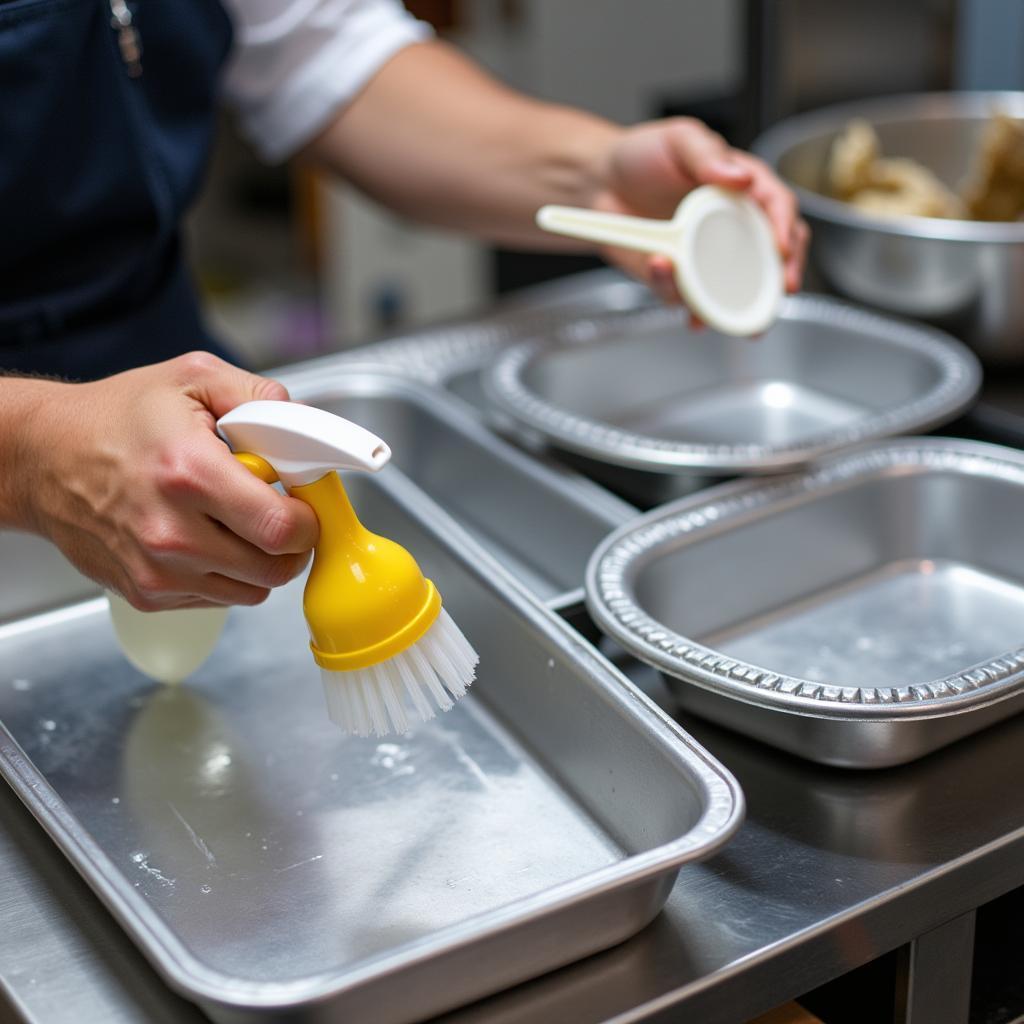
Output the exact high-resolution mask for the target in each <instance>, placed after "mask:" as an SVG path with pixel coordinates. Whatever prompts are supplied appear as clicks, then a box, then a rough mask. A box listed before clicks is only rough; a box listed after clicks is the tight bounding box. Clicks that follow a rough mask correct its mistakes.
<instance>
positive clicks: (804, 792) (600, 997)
mask: <svg viewBox="0 0 1024 1024" xmlns="http://www.w3.org/2000/svg"><path fill="white" fill-rule="evenodd" d="M630 674H633V672H632V671H631V673H630ZM637 678H638V680H639V681H640V682H641V684H642V685H643V686H644V688H645V689H647V690H648V692H650V693H651V694H652V695H654V696H656V697H657V696H659V695H660V693H661V692H662V691H661V689H660V687H661V684H660V682H659V681H656V680H654V679H653V677H652V676H651V675H650V673H649V672H648V671H647V670H640V671H639V672H638V673H637ZM684 725H685V726H686V728H687V729H689V730H690V731H691V732H692V733H693V734H694V735H695V736H696V737H697V739H698V740H700V741H701V742H703V743H704V744H705V745H706V746H707V747H708V748H709V749H710V751H711V752H712V753H713V754H714V755H715V756H717V757H719V758H720V759H721V760H722V761H723V762H724V763H725V765H726V766H728V767H729V768H730V769H732V770H733V771H734V772H735V773H736V775H737V777H738V778H739V780H740V783H741V785H742V786H743V788H744V790H745V792H746V794H747V798H748V805H749V813H748V820H747V822H746V823H745V825H744V826H743V828H742V829H741V831H740V833H739V835H738V836H737V838H736V839H735V840H734V841H733V843H732V844H731V845H729V846H728V847H727V848H726V849H725V850H724V851H723V852H722V853H721V854H719V855H718V856H716V857H714V858H713V859H711V860H709V861H707V862H706V863H703V864H698V865H692V866H688V867H684V869H683V871H682V873H681V874H680V877H679V881H678V883H677V885H676V887H675V889H674V891H673V894H672V897H671V899H670V901H669V904H668V908H667V910H666V911H665V912H664V913H663V914H662V915H661V916H660V917H659V918H658V919H657V920H656V921H655V922H654V923H653V924H652V925H651V926H650V927H649V928H647V929H646V930H645V931H644V932H643V933H641V934H640V935H639V936H637V937H636V938H634V939H632V940H630V941H629V942H627V943H625V944H623V945H621V946H619V947H617V948H616V949H613V950H610V951H608V952H606V953H602V954H599V955H597V956H595V957H592V958H591V959H589V960H586V961H584V962H582V963H580V964H576V965H574V966H572V967H568V968H565V969H563V970H561V971H558V972H555V973H554V974H550V975H547V976H545V977H543V978H540V979H538V980H536V981H533V982H530V983H528V984H525V985H522V986H520V987H518V988H515V989H512V990H511V991H509V992H506V993H502V994H500V995H497V996H494V997H492V998H490V999H488V1000H485V1001H483V1002H480V1003H477V1004H474V1005H472V1006H470V1007H467V1008H465V1009H462V1010H459V1011H456V1012H454V1013H452V1014H449V1015H447V1016H446V1017H445V1018H444V1024H476V1022H484V1021H486V1022H488V1024H494V1022H499V1024H520V1022H521V1024H526V1022H532V1024H536V1022H538V1021H540V1022H545V1021H568V1020H571V1021H573V1022H579V1024H598V1022H615V1024H624V1022H626V1021H639V1020H663V1021H669V1020H679V1019H680V1018H679V1014H680V1013H681V1012H682V1011H683V1010H684V1009H685V1011H686V1013H687V1019H692V1020H700V1021H701V1022H702V1024H716V1022H717V1024H739V1022H742V1021H745V1020H747V1019H748V1018H749V1017H751V1016H753V1015H755V1014H757V1013H759V1012H761V1011H764V1010H767V1009H768V1008H770V1007H771V1006H773V1005H775V1004H777V1003H780V1002H782V1001H784V1000H786V999H789V998H791V997H793V996H796V995H799V994H801V993H803V992H805V991H807V990H809V989H811V988H813V987H815V986H817V985H819V984H822V983H823V982H825V981H827V980H829V979H830V978H832V977H835V976H837V975H839V974H842V973H844V972H846V971H848V970H851V969H853V968H854V967H856V966H858V965H860V964H862V963H866V962H867V961H869V960H871V959H873V958H875V957H876V956H878V955H880V954H882V953H884V952H887V951H888V950H890V949H893V948H895V947H897V946H900V945H902V944H903V943H905V942H908V941H909V940H911V939H912V938H914V937H915V936H917V935H919V934H921V933H923V932H926V931H929V930H931V929H933V928H935V927H937V926H938V925H940V924H942V923H943V922H945V921H948V920H951V919H952V918H955V917H957V916H958V915H959V914H961V913H963V912H965V911H967V910H970V909H971V908H973V907H976V906H978V905H979V904H981V903H983V902H986V901H988V900H990V899H992V898H994V897H996V896H998V895H1000V894H1002V893H1003V892H1005V891H1008V890H1009V889H1011V888H1014V887H1016V886H1019V885H1021V884H1024V790H1022V788H1021V787H1020V785H1019V779H1020V777H1021V775H1022V774H1024V717H1019V718H1017V719H1015V720H1011V721H1009V722H1006V723H1004V724H1003V725H1000V726H997V727H995V728H993V729H990V730H988V731H986V732H984V733H982V734H980V735H978V736H975V737H972V738H969V739H967V740H964V741H962V742H960V743H958V744H956V745H954V746H952V747H950V748H948V749H947V750H945V751H942V752H939V753H938V754H935V755H933V756H932V757H929V758H926V759H924V760H922V761H919V762H917V763H915V764H911V765H908V766H906V767H903V768H898V769H891V770H887V771H882V772H873V773H858V772H850V771H843V770H840V769H828V768H822V767H818V766H815V765H812V764H810V763H809V762H803V761H800V760H798V759H796V758H794V757H791V756H789V755H786V754H783V753H780V752H777V751H774V750H772V749H771V748H768V747H764V746H761V745H760V744H758V743H756V742H754V741H751V740H746V739H744V738H742V737H740V736H738V735H735V734H731V733H727V732H725V731H723V730H720V729H717V728H714V727H712V726H708V725H706V724H704V723H701V722H698V721H696V720H687V721H685V722H684ZM0 878H3V879H4V884H3V887H2V889H0V920H2V921H3V922H4V928H3V930H2V932H0V976H2V982H3V988H4V990H5V991H6V994H7V998H8V1000H9V1001H11V1002H12V1004H13V1005H14V1006H16V1007H17V1010H18V1012H19V1014H20V1016H16V1017H15V1019H23V1020H26V1021H31V1022H34V1024H63V1022H65V1021H67V1022H69V1024H70V1022H75V1024H81V1022H83V1021H93V1020H95V1021H101V1020H102V1021H104V1022H121V1021H146V1022H159V1024H165V1022H168V1024H169V1022H174V1024H178V1022H186V1021H195V1020H201V1019H203V1018H202V1017H201V1015H200V1014H199V1013H198V1011H197V1010H195V1009H194V1008H193V1007H191V1006H190V1005H188V1004H187V1003H185V1002H183V1001H181V1000H180V999H178V998H177V997H175V996H174V995H172V994H171V992H170V991H169V990H168V989H167V988H166V986H165V985H164V984H163V983H162V982H161V981H160V979H159V978H158V977H157V976H156V974H155V973H154V972H153V971H152V969H151V968H149V967H148V965H147V964H146V962H145V961H144V960H143V959H142V957H141V955H140V954H138V953H137V952H136V951H135V950H134V948H133V947H132V946H131V944H130V943H129V942H128V940H127V939H126V938H125V937H124V936H123V934H122V933H121V931H120V929H119V928H118V926H117V925H116V924H115V923H114V921H113V920H112V919H111V918H110V917H109V915H108V914H107V913H106V911H105V910H104V909H103V907H102V906H101V905H100V904H99V902H98V901H97V900H96V899H95V897H93V895H92V894H91V892H90V891H89V890H88V889H87V888H86V886H85V884H84V883H83V882H82V881H81V880H80V879H78V878H77V876H75V875H74V873H73V872H72V871H71V869H70V868H69V867H68V866H67V864H66V863H65V862H64V860H63V858H62V856H61V855H60V854H59V853H58V852H57V850H56V848H55V847H53V846H52V844H51V843H50V841H49V839H48V838H47V837H46V836H45V835H44V834H43V832H42V830H41V829H40V828H39V827H38V826H37V825H36V823H35V822H34V821H33V820H32V818H31V817H30V816H29V814H28V813H27V812H26V811H25V809H24V808H23V807H22V806H21V804H20V803H19V801H18V800H17V798H16V797H15V796H14V794H13V793H12V792H10V791H9V790H8V789H7V788H6V787H3V789H2V790H0ZM2 1010H3V1005H2V997H0V1018H2V1016H3V1013H2Z"/></svg>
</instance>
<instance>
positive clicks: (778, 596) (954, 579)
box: [587, 438, 1024, 768]
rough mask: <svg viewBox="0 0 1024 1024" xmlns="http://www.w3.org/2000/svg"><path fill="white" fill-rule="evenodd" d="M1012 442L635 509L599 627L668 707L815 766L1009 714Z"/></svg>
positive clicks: (1019, 595) (851, 466)
mask: <svg viewBox="0 0 1024 1024" xmlns="http://www.w3.org/2000/svg"><path fill="white" fill-rule="evenodd" d="M1022 521H1024V455H1022V454H1021V453H1019V452H1015V451H1013V450H1011V449H1006V448H1000V447H998V446H996V445H986V444H980V443H977V442H971V441H956V440H949V439H945V438H909V439H899V440H895V441H892V442H888V443H881V444H877V445H872V446H867V447H864V448H862V449H859V450H856V451H853V452H850V453H847V454H843V455H838V456H834V457H832V458H830V459H828V460H825V461H824V462H823V463H822V464H821V466H820V468H817V469H815V470H813V471H809V472H807V473H804V474H800V475H796V476H793V477H786V478H782V479H781V480H780V481H778V482H774V483H773V482H754V481H748V482H740V483H735V484H728V485H724V486H722V487H720V488H718V489H715V490H714V491H711V492H708V493H707V494H705V495H701V496H695V497H694V498H692V499H686V500H684V501H682V502H678V503H675V504H673V505H669V506H667V507H665V508H663V509H658V510H656V511H654V512H651V513H648V514H647V515H645V516H643V517H641V518H640V519H638V520H637V521H635V522H634V523H633V524H630V525H628V526H626V527H624V528H623V529H621V530H620V531H618V532H617V533H616V534H614V535H612V536H611V537H609V538H608V540H607V541H606V542H605V543H604V544H603V545H602V546H601V547H600V548H599V549H598V550H597V551H596V552H595V554H594V557H593V559H592V560H591V563H590V566H589V567H588V571H587V600H588V607H589V608H590V611H591V613H592V614H593V616H594V618H595V620H596V621H597V623H598V624H599V626H600V627H601V628H602V629H603V630H605V631H606V632H608V633H609V634H610V635H611V636H613V637H614V638H615V639H616V640H617V641H618V642H619V643H621V644H622V645H623V646H624V647H626V648H627V649H628V650H629V651H630V652H631V653H633V654H634V655H636V656H637V657H639V658H641V659H643V660H645V661H647V662H648V663H649V664H652V665H655V666H656V667H658V668H659V669H661V670H662V671H663V672H664V673H666V674H667V676H668V677H669V678H668V681H669V683H670V686H671V687H672V690H673V693H674V695H675V697H676V699H677V700H678V702H679V703H680V705H682V706H683V707H685V708H688V709H690V710H692V711H694V712H695V713H699V714H701V715H704V716H706V717H708V718H711V719H713V720H715V721H718V722H720V723H722V724H725V725H728V726H730V727H732V728H735V729H739V730H741V731H743V732H746V733H749V734H750V735H752V736H756V737H758V738H759V739H763V740H765V741H767V742H769V743H773V744H775V745H777V746H780V747H783V748H784V749H786V750H790V751H792V752H793V753H796V754H800V755H802V756H804V757H808V758H811V759H813V760H815V761H821V762H823V763H827V764H835V765H843V766H848V767H859V768H871V767H883V766H886V765H892V764H899V763H902V762H905V761H910V760H913V759H914V758H917V757H920V756H921V755H923V754H925V753H928V752H929V751H931V750H935V749H937V748H939V747H941V746H944V745H945V744H947V743H951V742H952V741H954V740H956V739H958V738H960V737H962V736H965V735H967V734H969V733H973V732H976V731H977V730H979V729H982V728H984V727H985V726H986V725H988V724H990V723H992V722H995V721H998V720H1000V719H1002V718H1006V717H1008V716H1009V715H1012V714H1014V713H1016V712H1017V711H1018V710H1021V709H1022V708H1024V545H1022V544H1021V543H1020V524H1021V522H1022Z"/></svg>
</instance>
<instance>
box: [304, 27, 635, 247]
mask: <svg viewBox="0 0 1024 1024" xmlns="http://www.w3.org/2000/svg"><path fill="white" fill-rule="evenodd" d="M621 132H622V129H621V128H620V127H618V126H616V125H614V124H611V123H610V122H608V121H605V120H602V119H601V118H598V117H595V116H592V115H591V114H587V113H584V112H582V111H578V110H572V109H570V108H567V107H560V106H556V105H554V104H549V103H543V102H540V101H538V100H533V99H530V98H528V97H526V96H523V95H521V94H519V93H516V92H514V91H512V90H511V89H508V88H506V87H505V86H503V85H502V84H500V83H499V82H497V81H496V80H495V79H493V78H491V77H490V76H489V75H488V74H487V73H486V72H484V71H483V70H481V69H480V68H479V67H478V66H477V65H475V64H474V63H472V62H471V61H470V60H468V59H467V58H465V57H463V56H462V55H460V54H459V53H457V52H456V51H455V50H453V49H451V48H450V47H448V46H446V45H445V44H443V43H439V42H431V43H424V44H420V45H415V46H411V47H408V48H407V49H405V50H403V51H401V52H400V53H399V54H398V55H397V56H396V57H394V58H393V59H392V60H391V61H389V62H388V63H387V64H386V65H385V66H384V67H383V68H382V69H381V70H380V72H379V73H378V74H377V75H376V76H375V77H374V78H373V79H372V80H371V81H370V82H369V83H368V84H367V86H366V87H365V89H364V90H363V91H362V92H361V93H360V94H359V95H358V96H357V97H356V98H355V99H354V100H353V101H352V103H351V104H350V105H349V106H348V107H347V108H346V109H345V111H344V112H343V113H342V114H341V115H340V116H339V117H338V118H337V119H336V121H335V122H334V123H333V124H332V125H331V126H330V127H329V128H328V129H326V130H325V131H324V132H323V133H322V134H321V135H320V137H319V138H317V139H316V140H315V141H314V142H313V143H312V144H311V145H310V146H309V147H308V148H307V150H306V154H307V155H308V156H309V157H311V158H312V159H314V160H316V161H318V162H320V163H323V164H325V165H327V166H328V167H329V168H331V169H333V170H334V171H336V172H338V173H339V174H341V175H342V176H343V177H345V178H347V179H348V180H349V181H351V182H353V183H354V184H355V185H357V186H358V187H359V188H360V189H361V190H363V191H364V192H366V193H367V194H368V195H371V196H373V197H374V198H375V199H378V200H379V201H381V202H382V203H384V204H385V205H387V206H389V207H391V208H392V209H393V210H397V211H398V212H400V213H405V214H407V215H409V216H410V217H414V218H416V219H417V220H421V221H428V222H430V223H433V224H437V225H440V226H443V227H450V228H454V229H458V230H463V231H469V232H472V233H473V234H476V235H479V236H481V237H485V238H487V239H489V240H491V241H496V242H500V243H504V244H511V245H530V246H544V247H546V248H564V249H569V248H573V249H580V248H582V246H581V244H580V243H572V242H568V241H566V240H564V239H561V240H560V239H556V238H554V237H553V236H551V235H548V234H545V233H543V232H541V231H540V230H539V229H538V228H536V227H535V226H534V223H533V218H534V214H535V213H536V211H537V209H538V207H540V206H542V205H543V204H545V203H565V204H569V205H575V206H589V205H591V202H592V200H593V197H594V195H595V193H596V192H597V191H598V190H599V189H600V188H601V186H602V184H603V183H604V181H605V179H606V176H607V168H606V166H605V161H606V160H607V154H608V153H609V150H610V148H611V145H612V143H613V141H614V140H615V138H616V137H617V136H618V135H619V134H620V133H621Z"/></svg>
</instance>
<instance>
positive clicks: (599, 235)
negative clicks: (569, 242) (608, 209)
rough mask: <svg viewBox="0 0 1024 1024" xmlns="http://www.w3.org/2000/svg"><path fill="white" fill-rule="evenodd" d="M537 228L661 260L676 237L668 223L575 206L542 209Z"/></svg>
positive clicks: (669, 250) (670, 224)
mask: <svg viewBox="0 0 1024 1024" xmlns="http://www.w3.org/2000/svg"><path fill="white" fill-rule="evenodd" d="M537 226H538V227H542V228H543V229H544V230H545V231H550V232H552V233H553V234H556V235H567V236H568V237H569V238H581V239H583V240H585V241H587V242H601V243H603V244H604V245H618V246H621V247H622V248H623V249H637V250H639V251H640V252H648V253H660V254H662V255H665V256H671V255H672V254H673V253H674V252H675V247H676V238H677V236H678V229H677V228H676V226H675V224H674V223H673V221H670V220H648V219H647V218H646V217H629V216H627V215H626V214H622V213H602V212H600V211H598V210H585V209H581V208H578V207H575V206H542V207H541V208H540V209H539V210H538V211H537Z"/></svg>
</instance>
